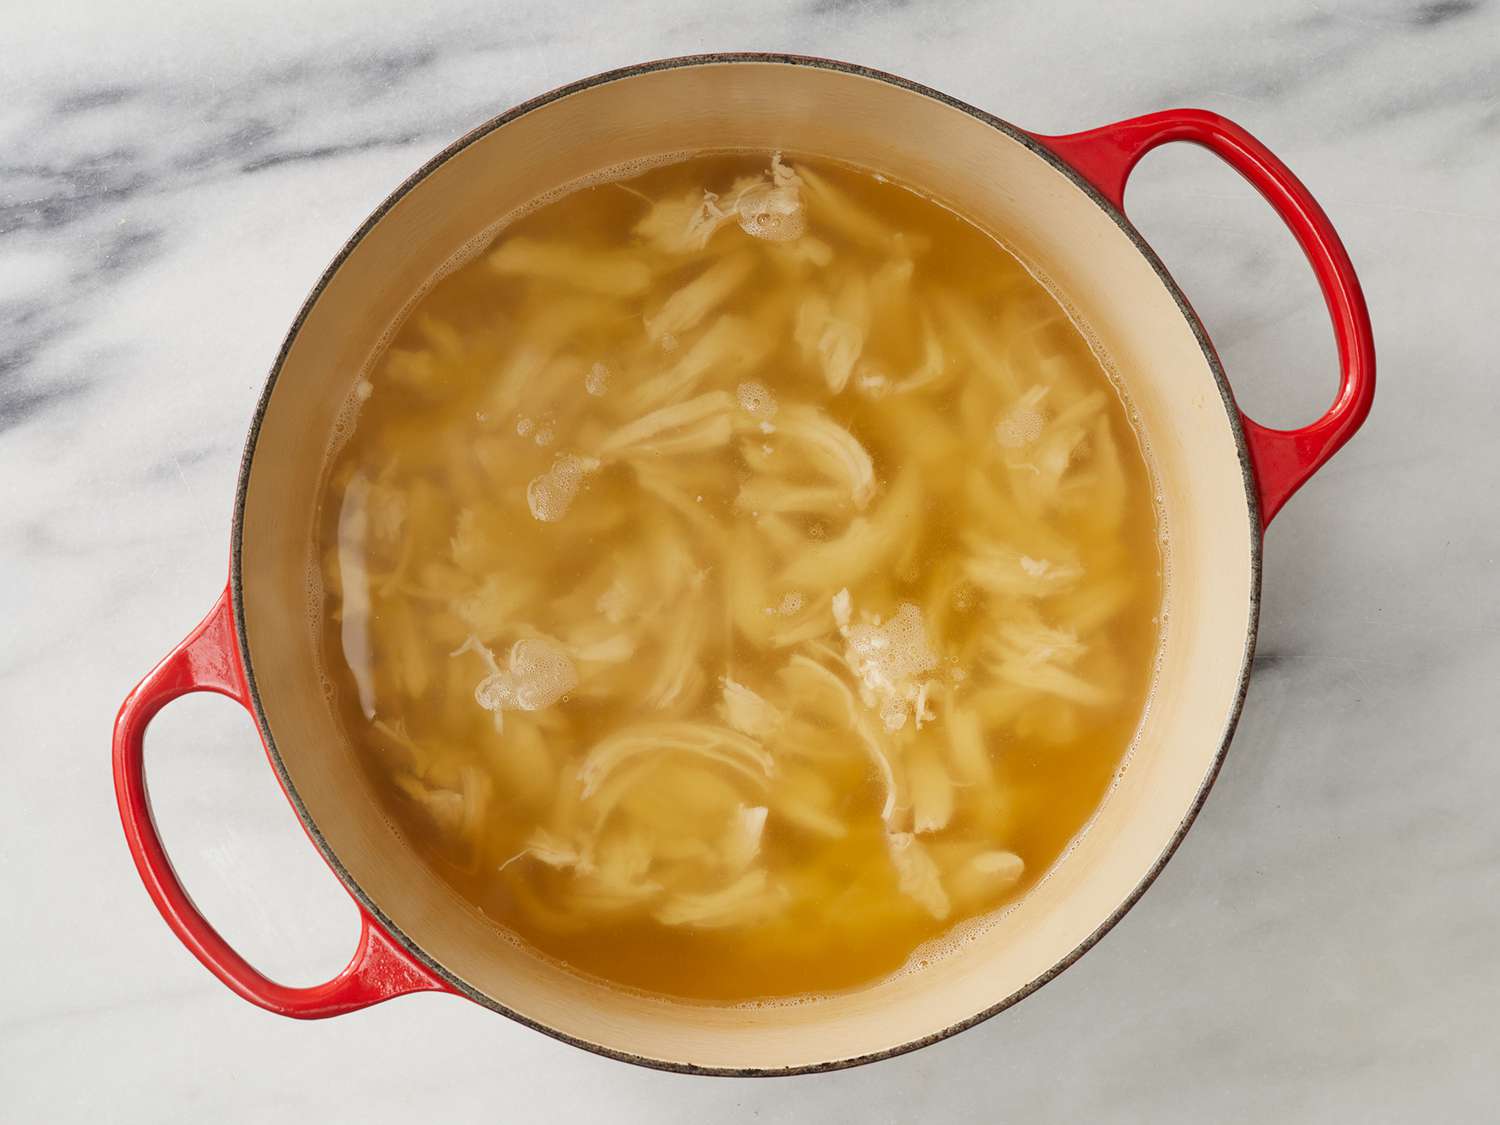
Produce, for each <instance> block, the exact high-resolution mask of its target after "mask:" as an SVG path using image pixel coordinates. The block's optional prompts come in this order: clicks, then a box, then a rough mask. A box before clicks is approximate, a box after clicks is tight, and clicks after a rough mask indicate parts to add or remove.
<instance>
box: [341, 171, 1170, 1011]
mask: <svg viewBox="0 0 1500 1125" xmlns="http://www.w3.org/2000/svg"><path fill="white" fill-rule="evenodd" d="M351 405H352V406H353V407H354V408H355V413H354V415H353V419H354V420H353V422H352V424H351V425H350V427H349V432H348V434H347V436H345V437H344V438H343V440H342V441H341V443H340V444H339V445H337V446H336V447H335V448H334V449H333V450H332V452H331V454H330V460H329V465H328V469H327V475H326V479H325V483H324V493H323V501H322V506H321V517H320V524H319V527H318V529H317V537H318V538H317V543H316V548H317V551H318V554H319V557H320V566H319V571H320V573H321V575H322V585H321V598H322V605H321V621H322V627H321V637H320V644H321V651H322V656H323V660H324V663H325V665H326V668H327V671H328V673H329V678H330V680H331V682H332V683H333V685H334V692H333V694H334V705H335V707H336V708H337V711H338V715H339V718H340V723H341V726H342V728H343V729H344V730H345V731H346V732H347V735H348V738H349V739H350V741H351V742H352V743H353V745H354V747H355V750H356V752H357V754H358V755H359V756H360V758H361V760H362V761H363V763H364V764H365V766H366V767H367V770H368V774H369V777H370V779H371V781H372V784H373V786H374V788H375V789H376V791H377V792H378V794H379V799H380V800H381V801H382V803H383V804H384V805H385V807H386V809H387V811H388V814H389V817H390V818H391V820H392V821H393V823H394V824H395V825H396V826H397V827H398V829H399V831H400V832H401V833H402V834H403V835H404V836H405V837H406V839H407V840H408V841H409V843H410V845H411V846H412V847H413V848H414V849H416V850H417V851H418V852H419V853H420V854H421V855H422V856H423V857H424V859H425V860H426V861H427V863H428V864H429V865H430V867H431V869H432V871H433V872H434V873H435V874H436V876H437V877H439V878H441V879H443V880H445V881H447V882H448V883H449V884H451V886H452V887H453V888H454V889H455V890H456V891H457V892H458V893H459V894H461V895H462V896H463V897H464V898H465V899H467V900H468V901H469V902H470V903H472V904H473V906H474V907H475V908H476V909H477V910H479V911H482V912H483V913H484V914H485V915H487V916H488V917H489V918H491V919H492V920H493V922H494V924H495V926H496V931H497V940H500V939H502V938H508V939H510V940H515V941H519V942H522V943H524V944H525V945H526V946H528V947H530V948H531V949H533V950H534V951H536V952H537V953H538V954H539V955H541V956H543V957H546V958H549V959H551V960H553V961H555V962H558V963H561V964H563V965H565V966H567V967H568V968H570V969H571V970H573V971H575V972H578V973H582V974H585V975H588V976H590V977H593V978H596V979H600V980H603V981H605V982H607V983H610V984H612V985H615V986H618V987H624V988H629V989H635V990H641V991H645V992H648V993H654V994H661V995H667V996H672V997H678V998H686V999H692V1000H699V1001H710V1002H719V1003H724V1002H742V1001H753V1000H769V999H776V998H789V997H797V996H803V995H808V994H815V993H824V992H829V991H835V990H845V989H850V988H856V987H859V986H861V985H864V984H867V983H870V982H872V981H874V980H877V979H879V978H881V977H884V976H887V975H889V974H891V973H894V972H897V971H900V970H902V969H903V968H912V967H920V966H921V965H922V964H924V963H925V962H926V961H927V960H929V959H930V958H932V957H935V956H940V955H941V954H942V952H943V950H944V948H945V943H948V944H951V943H953V942H957V941H961V940H962V939H963V935H964V933H965V932H966V931H971V930H972V929H973V928H974V926H976V925H982V924H983V919H984V918H985V917H986V916H989V915H993V914H994V913H995V912H997V911H999V910H1002V909H1003V908H1005V906H1006V905H1007V904H1009V903H1011V902H1013V901H1015V900H1016V899H1017V898H1018V897H1019V896H1021V895H1023V894H1024V893H1025V892H1026V891H1027V889H1028V888H1029V887H1030V886H1032V885H1033V884H1034V883H1035V882H1036V881H1037V880H1038V879H1039V878H1042V877H1043V876H1044V875H1045V873H1046V872H1047V871H1048V869H1049V868H1050V867H1051V866H1052V865H1053V864H1055V863H1056V862H1057V861H1058V860H1059V857H1061V856H1062V855H1063V853H1064V852H1065V850H1066V849H1067V847H1068V845H1069V842H1070V841H1071V840H1073V839H1074V838H1075V837H1076V836H1077V835H1078V834H1079V832H1080V831H1082V830H1083V829H1084V828H1085V827H1086V824H1087V822H1088V820H1089V818H1090V816H1091V815H1092V813H1093V812H1094V810H1095V809H1096V808H1097V807H1098V805H1099V804H1100V802H1101V800H1103V798H1104V796H1105V795H1106V792H1107V790H1108V789H1109V786H1110V784H1111V781H1112V779H1113V778H1114V776H1115V774H1116V772H1117V771H1118V770H1119V769H1120V767H1121V764H1122V762H1123V760H1124V758H1125V756H1126V754H1127V752H1128V749H1129V747H1130V744H1131V741H1132V738H1133V736H1134V732H1135V731H1136V729H1137V727H1138V725H1139V723H1140V720H1141V718H1142V715H1143V713H1144V709H1145V707H1146V705H1147V701H1148V698H1149V693H1150V688H1151V683H1152V677H1153V668H1154V663H1155V657H1156V652H1157V646H1158V628H1159V622H1158V617H1159V613H1160V609H1161V603H1162V570H1163V566H1162V554H1161V549H1160V542H1161V540H1160V534H1159V527H1158V524H1159V519H1158V514H1157V509H1156V506H1155V504H1154V502H1153V486H1152V482H1151V477H1150V473H1149V470H1148V466H1147V462H1146V459H1145V456H1144V452H1143V449H1142V445H1141V442H1140V440H1139V439H1138V436H1137V434H1136V433H1135V431H1134V430H1133V429H1132V426H1131V424H1130V416H1129V411H1128V408H1127V406H1126V405H1125V404H1124V402H1123V400H1122V398H1121V395H1120V393H1119V391H1118V388H1117V387H1116V386H1115V384H1114V383H1113V382H1112V380H1111V378H1110V377H1109V375H1108V374H1107V372H1106V370H1105V368H1104V367H1103V366H1102V365H1101V363H1100V361H1099V359H1098V358H1097V357H1096V355H1095V354H1094V352H1093V351H1092V350H1091V348H1090V345H1089V343H1088V341H1087V339H1086V338H1085V336H1084V335H1083V333H1082V332H1081V331H1080V329H1079V328H1078V327H1077V325H1076V324H1075V323H1074V321H1073V320H1072V319H1070V317H1069V315H1068V314H1067V312H1066V311H1065V309H1064V307H1063V306H1062V304H1061V303H1060V302H1059V300H1058V299H1057V298H1056V297H1055V296H1054V295H1053V294H1052V293H1051V292H1050V291H1049V290H1048V288H1047V287H1046V286H1045V285H1044V284H1043V283H1042V282H1041V281H1040V280H1038V278H1037V277H1036V276H1034V275H1033V274H1032V273H1031V272H1029V271H1028V269H1027V268H1026V267H1025V266H1024V265H1023V264H1022V263H1021V262H1020V261H1019V260H1018V259H1017V258H1016V257H1015V256H1013V255H1012V254H1011V253H1010V252H1009V251H1008V250H1007V249H1006V248H1005V246H1004V245H1003V244H1002V243H1001V242H1000V241H999V240H997V238H995V237H994V236H992V235H991V234H990V233H987V232H985V231H983V230H981V229H979V228H977V227H976V226H974V225H972V224H970V223H969V222H968V221H966V220H965V219H964V218H962V217H961V216H959V215H957V214H955V213H953V212H952V211H950V210H948V209H946V208H944V207H943V206H941V205H940V204H939V203H937V202H935V201H933V200H931V199H928V198H926V197H924V196H923V195H922V194H920V193H919V192H916V191H913V190H911V189H909V188H907V187H904V186H901V185H898V184H895V183H891V182H888V181H887V180H886V179H884V178H883V177H881V176H878V175H874V174H871V173H868V172H864V171H859V170H855V169H853V168H850V167H846V166H843V165H839V164H836V163H833V162H830V161H825V160H820V159H813V158H807V159H804V158H801V157H794V156H791V155H786V156H783V155H781V154H775V155H769V154H743V153H735V154H714V155H704V156H697V157H692V158H687V159H682V160H680V161H676V162H670V163H665V164H661V165H659V166H656V167H652V168H649V169H647V170H644V171H641V170H639V169H636V170H634V174H632V175H630V176H629V178H616V179H613V180H600V181H597V182H593V183H589V184H585V185H581V186H576V187H575V188H574V189H573V190H571V191H569V192H567V193H565V194H561V195H559V196H558V197H556V198H553V199H550V200H546V201H541V202H539V203H538V205H536V206H535V207H533V208H531V209H529V210H527V211H526V212H524V213H522V214H520V215H518V216H515V217H512V218H511V219H510V220H509V221H507V222H506V223H505V224H504V225H503V226H502V227H501V229H500V233H499V235H498V236H497V237H495V238H494V240H493V241H492V242H491V243H489V244H488V245H487V246H486V247H485V248H484V249H483V250H482V251H481V252H479V253H478V254H474V255H469V256H468V258H467V259H466V260H465V261H463V262H461V263H459V264H458V265H457V266H456V267H455V268H454V269H453V270H451V271H450V272H448V273H447V274H446V275H445V276H443V277H441V278H440V279H439V280H437V281H436V282H435V283H434V284H433V285H432V286H431V287H430V288H429V289H428V290H427V292H425V294H424V295H422V296H421V298H420V299H419V300H418V301H417V302H416V303H415V304H414V305H413V306H412V309H411V312H410V314H409V315H408V316H406V317H405V318H404V319H403V321H402V323H401V324H400V325H398V326H397V327H396V330H395V332H394V335H393V337H392V339H391V341H390V343H389V345H388V346H386V347H383V348H382V350H381V351H380V352H379V354H378V355H376V356H375V358H374V359H373V361H372V363H371V365H370V367H369V369H368V371H367V372H366V373H364V374H363V375H361V376H360V378H359V380H358V382H357V383H356V385H355V393H354V396H353V398H352V400H351Z"/></svg>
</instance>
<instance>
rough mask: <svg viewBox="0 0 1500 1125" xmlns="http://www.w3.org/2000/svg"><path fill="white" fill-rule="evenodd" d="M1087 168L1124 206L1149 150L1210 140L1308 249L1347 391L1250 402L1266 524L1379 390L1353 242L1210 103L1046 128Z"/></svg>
mask: <svg viewBox="0 0 1500 1125" xmlns="http://www.w3.org/2000/svg"><path fill="white" fill-rule="evenodd" d="M1036 139H1037V140H1038V141H1040V142H1041V143H1042V144H1043V145H1045V146H1046V147H1047V148H1049V149H1051V150H1052V151H1053V152H1055V153H1056V154H1057V155H1058V156H1060V157H1061V158H1062V159H1063V160H1064V161H1065V162H1067V163H1068V164H1070V165H1072V167H1073V168H1074V169H1075V170H1076V171H1077V172H1079V173H1080V174H1081V175H1082V176H1083V178H1084V179H1086V180H1088V181H1089V183H1091V184H1093V185H1094V187H1095V188H1096V189H1098V191H1099V194H1101V195H1102V196H1104V198H1105V199H1106V200H1108V201H1109V202H1110V203H1112V204H1113V205H1114V206H1115V207H1116V208H1117V209H1119V210H1120V211H1122V212H1123V211H1124V207H1125V182H1126V180H1128V179H1129V178H1130V173H1131V170H1132V169H1133V168H1134V167H1135V166H1136V164H1137V163H1138V162H1139V161H1140V159H1141V157H1143V156H1145V155H1146V153H1148V152H1150V151H1151V150H1152V149H1154V148H1156V147H1157V146H1158V145H1163V144H1166V143H1167V142H1169V141H1189V142H1191V143H1193V144H1196V145H1202V146H1203V147H1204V148H1206V149H1208V150H1209V151H1210V152H1212V153H1213V154H1214V155H1215V156H1217V157H1219V158H1220V159H1221V160H1223V161H1224V162H1225V163H1226V164H1228V165H1229V166H1230V167H1231V168H1233V169H1234V170H1235V171H1236V172H1238V173H1239V174H1240V175H1241V176H1243V177H1245V179H1247V180H1249V181H1250V183H1251V184H1252V185H1253V186H1254V187H1255V189H1256V190H1257V191H1259V192H1260V194H1261V195H1262V196H1264V197H1265V199H1266V202H1268V203H1269V204H1270V205H1271V207H1272V208H1273V209H1274V210H1275V212H1276V214H1277V215H1278V216H1280V218H1281V221H1282V222H1284V223H1285V224H1286V225H1287V226H1288V227H1290V228H1291V231H1292V234H1294V235H1295V236H1296V238H1297V242H1298V243H1299V244H1300V245H1301V247H1302V251H1303V253H1304V254H1306V255H1307V260H1308V262H1309V263H1310V264H1311V265H1312V268H1313V272H1314V273H1315V274H1316V275H1317V278H1318V285H1319V286H1320V287H1321V288H1322V290H1323V298H1324V300H1326V301H1327V302H1328V313H1329V316H1330V317H1331V318H1332V320H1333V334H1334V338H1335V340H1336V341H1337V342H1338V349H1339V392H1338V397H1337V398H1335V399H1334V401H1333V405H1332V406H1331V407H1329V409H1328V411H1327V413H1325V414H1324V415H1323V417H1321V418H1319V419H1318V420H1317V421H1316V422H1313V423H1312V424H1311V425H1307V426H1302V427H1300V428H1298V429H1295V430H1273V429H1271V428H1269V427H1267V426H1262V425H1261V424H1260V423H1259V422H1256V421H1254V420H1253V419H1251V418H1249V417H1247V416H1246V415H1245V413H1244V412H1243V411H1241V412H1240V421H1241V424H1242V425H1243V427H1244V430H1245V440H1246V442H1247V443H1248V444H1249V447H1250V460H1251V464H1252V465H1253V467H1254V470H1255V481H1256V486H1257V488H1258V490H1259V492H1260V519H1261V527H1262V528H1264V527H1265V526H1266V525H1267V524H1269V523H1270V522H1271V518H1272V517H1273V516H1275V515H1276V513H1277V512H1279V511H1280V510H1281V506H1282V505H1283V504H1285V503H1286V502H1287V500H1288V498H1290V497H1291V495H1292V493H1294V492H1296V491H1297V489H1299V488H1300V487H1302V485H1303V483H1304V482H1305V481H1306V480H1307V478H1308V477H1310V476H1312V475H1313V473H1315V472H1317V471H1318V469H1319V468H1320V467H1322V465H1323V463H1324V462H1325V461H1327V460H1328V459H1329V458H1330V457H1332V456H1333V455H1334V454H1335V453H1336V452H1338V450H1339V447H1340V446H1342V445H1343V444H1344V443H1345V442H1346V441H1348V440H1349V439H1350V437H1352V436H1353V435H1354V431H1355V430H1357V429H1359V427H1360V425H1361V424H1362V423H1363V422H1364V420H1365V416H1366V415H1367V414H1369V412H1370V402H1371V400H1372V399H1373V398H1374V396H1375V341H1374V338H1373V336H1372V335H1371V332H1370V314H1369V312H1368V311H1367V310H1366V308H1365V298H1364V294H1363V293H1362V292H1360V288H1359V279H1358V278H1357V277H1355V275H1354V266H1353V264H1352V263H1351V262H1350V261H1349V254H1348V252H1347V251H1346V250H1345V249H1344V244H1343V243H1342V242H1340V241H1339V236H1338V233H1337V232H1336V231H1335V230H1334V229H1333V224H1332V223H1331V222H1329V220H1328V216H1327V215H1326V214H1325V213H1324V211H1323V208H1322V207H1320V206H1318V202H1317V200H1315V199H1313V197H1312V195H1311V193H1309V192H1308V190H1307V188H1306V187H1305V186H1303V184H1302V181H1300V180H1299V179H1297V177H1296V176H1294V175H1293V174H1292V172H1291V170H1290V169H1289V168H1288V167H1287V166H1286V165H1285V164H1283V163H1282V162H1281V160H1280V159H1279V158H1278V157H1277V156H1276V155H1275V154H1274V153H1272V152H1271V150H1270V149H1268V148H1266V146H1265V145H1263V144H1261V143H1260V142H1259V141H1258V140H1256V139H1255V138H1254V137H1253V136H1251V135H1250V134H1249V133H1248V132H1247V131H1246V130H1245V129H1243V128H1241V127H1240V126H1239V125H1236V124H1235V123H1234V122H1233V121H1230V120H1229V119H1228V118H1225V117H1220V116H1219V115H1218V114H1217V113H1210V112H1208V111H1207V110H1202V109H1168V110H1163V111H1162V112H1160V113H1151V114H1147V115H1146V116H1145V117H1134V118H1131V119H1130V120H1128V121H1118V122H1116V123H1115V124H1113V125H1105V126H1102V127H1100V128H1098V129H1090V130H1088V131H1087V132H1084V133H1071V134H1068V135H1066V136H1060V137H1051V136H1038V137H1037V138H1036Z"/></svg>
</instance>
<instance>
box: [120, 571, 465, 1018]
mask: <svg viewBox="0 0 1500 1125" xmlns="http://www.w3.org/2000/svg"><path fill="white" fill-rule="evenodd" d="M195 691H212V692H217V693H218V694H220V695H227V696H228V697H229V698H230V699H233V700H235V701H236V702H238V703H239V704H240V705H241V706H243V707H245V708H246V709H247V710H249V709H250V701H249V697H250V693H249V689H248V687H247V686H246V684H245V678H244V676H243V674H242V673H241V670H240V662H239V654H238V649H237V647H236V645H235V632H234V614H233V609H232V607H231V603H230V597H229V591H228V590H227V589H226V590H225V591H224V593H223V594H221V595H220V596H219V600H218V602H217V603H215V605H214V607H213V609H211V610H210V611H209V613H208V616H207V617H205V618H204V619H203V621H202V622H201V623H199V625H198V627H197V628H196V629H194V630H193V631H192V632H191V633H189V634H188V636H187V638H186V639H185V640H184V641H183V642H182V643H181V644H179V645H178V646H177V647H176V648H175V649H173V650H172V652H171V653H170V654H169V655H168V656H167V658H166V659H165V660H163V661H162V662H161V663H160V664H158V665H157V666H156V667H155V668H153V669H152V670H151V671H150V672H149V673H148V674H147V675H146V678H145V679H143V680H142V681H141V682H140V683H139V684H137V685H136V687H135V688H134V690H132V691H131V693H130V694H129V695H127V696H126V697H125V702H124V704H123V705H122V706H121V707H120V713H119V715H118V716H117V717H116V719H115V733H114V772H115V798H116V800H117V801H118V802H119V805H120V819H121V821H122V822H123V823H124V826H125V841H126V843H127V844H128V845H129V846H130V854H131V856H133V857H134V859H135V866H136V869H137V870H138V871H139V872H140V875H141V880H142V882H144V883H145V884H146V890H147V891H148V892H149V893H150V895H151V901H152V902H154V903H156V908H157V909H158V910H160V911H161V916H162V917H163V918H165V919H166V920H167V925H168V926H170V927H171V928H172V932H173V933H174V934H176V935H177V938H178V940H179V941H181V942H182V944H183V945H185V946H187V947H188V949H189V950H191V951H192V953H193V956H195V957H197V958H198V960H199V961H202V962H203V964H204V966H205V967H207V969H208V971H209V972H211V973H213V974H214V976H216V977H218V978H219V979H220V980H221V981H223V982H224V983H225V984H227V985H228V986H229V987H230V988H231V989H233V990H234V991H235V992H237V993H239V995H241V996H243V997H244V998H245V999H246V1000H249V1001H250V1002H251V1003H252V1004H258V1005H260V1006H261V1007H262V1008H265V1009H266V1010H268V1011H271V1012H276V1013H277V1014H279V1015H283V1016H295V1017H297V1018H299V1019H321V1018H323V1017H326V1016H337V1015H342V1014H343V1013H345V1012H352V1011H354V1010H356V1009H358V1008H366V1007H369V1006H370V1005H371V1004H378V1003H380V1002H381V1001H382V1000H389V999H391V998H392V997H393V996H401V995H404V994H405V993H408V992H427V991H451V990H450V989H449V988H448V986H447V985H446V984H445V983H444V982H443V981H442V980H440V979H439V978H438V977H437V976H435V975H434V974H432V973H431V972H430V971H429V970H428V969H427V968H425V967H424V966H423V965H421V964H419V963H418V962H417V961H415V960H414V959H413V958H412V957H411V955H410V954H408V953H407V952H406V951H405V950H404V949H402V948H401V946H400V945H398V944H397V943H396V942H395V941H394V940H393V939H392V938H391V937H390V936H389V935H388V934H387V933H386V932H385V931H384V930H383V929H381V927H380V925H379V924H378V923H377V922H376V921H375V920H374V919H373V918H371V917H370V915H369V913H368V912H367V911H366V910H365V909H364V908H363V907H360V912H359V913H360V934H359V945H358V946H357V947H356V948H355V951H354V956H353V958H352V959H351V960H350V961H349V964H348V965H346V966H345V967H344V969H343V971H341V972H340V973H339V974H338V975H337V976H336V977H334V978H333V979H332V980H331V981H328V982H327V983H326V984H319V985H314V986H312V987H310V988H288V987H287V986H286V985H282V984H277V983H276V982H275V981H273V980H270V979H268V978H266V977H265V976H263V975H261V973H259V972H257V971H256V970H255V969H254V968H253V967H252V966H251V965H250V963H249V962H248V961H246V960H245V959H244V958H243V957H241V956H240V955H239V954H238V953H236V952H235V951H234V950H233V949H231V948H230V946H229V943H228V942H226V941H225V940H224V939H223V937H221V936H220V935H219V932H218V931H217V930H215V929H214V928H213V926H211V925H210V924H209V923H208V920H207V919H206V918H204V917H203V915H202V914H200V913H199V912H198V908H197V907H196V906H194V905H193V900H192V899H191V898H189V897H188V894H187V892H186V891H185V890H183V887H182V883H181V882H180V881H179V880H178V878H177V873H176V872H175V871H173V870H172V863H171V861H170V860H169V859H168V858H167V853H166V852H165V851H164V850H163V848H162V844H161V837H160V836H158V835H157V832H156V824H155V822H154V821H153V820H152V818H151V804H150V800H149V798H148V797H147V794H146V778H145V773H144V770H143V764H144V762H143V753H144V738H145V733H146V727H147V726H148V725H149V724H150V722H151V720H152V718H153V717H155V715H156V713H157V712H158V711H160V710H161V709H162V708H163V707H164V706H166V705H167V704H168V703H170V702H171V701H172V700H174V699H176V698H178V697H179V696H183V695H187V694H188V693H189V692H195Z"/></svg>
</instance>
